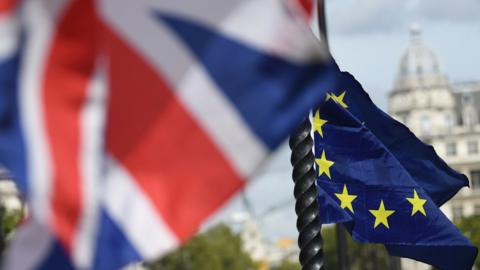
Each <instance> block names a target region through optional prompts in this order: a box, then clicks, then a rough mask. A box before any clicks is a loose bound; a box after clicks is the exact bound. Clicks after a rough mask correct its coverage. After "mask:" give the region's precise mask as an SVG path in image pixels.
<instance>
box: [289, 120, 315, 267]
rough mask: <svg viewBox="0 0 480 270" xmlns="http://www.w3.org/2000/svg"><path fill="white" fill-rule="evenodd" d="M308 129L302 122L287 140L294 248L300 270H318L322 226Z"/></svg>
mask: <svg viewBox="0 0 480 270" xmlns="http://www.w3.org/2000/svg"><path fill="white" fill-rule="evenodd" d="M311 128H312V126H311V124H310V120H309V119H308V118H307V119H305V120H304V121H303V122H302V123H301V124H300V126H299V127H298V128H297V130H296V131H295V132H294V133H293V134H292V135H291V137H290V142H289V144H290V148H291V149H292V156H291V163H292V165H293V173H292V178H293V181H294V182H295V188H294V196H295V199H296V203H295V212H296V213H297V229H298V232H299V235H298V246H299V247H300V264H301V265H302V269H303V270H319V269H324V267H323V264H324V262H323V239H322V235H321V232H320V230H321V229H322V224H321V223H320V218H319V214H320V212H319V208H318V202H317V187H316V185H315V178H316V177H315V168H314V167H313V164H314V162H315V157H314V155H313V151H312V147H313V140H312V137H311V136H310V130H311Z"/></svg>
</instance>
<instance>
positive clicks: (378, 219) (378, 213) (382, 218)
mask: <svg viewBox="0 0 480 270" xmlns="http://www.w3.org/2000/svg"><path fill="white" fill-rule="evenodd" d="M369 211H370V213H372V215H374V216H375V225H373V228H374V229H375V228H377V226H378V225H380V223H381V224H383V225H384V226H385V227H387V228H389V229H390V227H389V226H388V219H387V218H388V217H389V216H391V215H392V214H393V213H395V211H394V210H385V205H383V200H381V201H380V207H378V210H369Z"/></svg>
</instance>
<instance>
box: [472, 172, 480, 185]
mask: <svg viewBox="0 0 480 270" xmlns="http://www.w3.org/2000/svg"><path fill="white" fill-rule="evenodd" d="M470 181H471V188H472V189H480V171H471V172H470Z"/></svg>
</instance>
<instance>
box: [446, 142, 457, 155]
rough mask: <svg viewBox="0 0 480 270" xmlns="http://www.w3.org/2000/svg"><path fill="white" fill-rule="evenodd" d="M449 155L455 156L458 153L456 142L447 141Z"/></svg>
mask: <svg viewBox="0 0 480 270" xmlns="http://www.w3.org/2000/svg"><path fill="white" fill-rule="evenodd" d="M446 152H447V156H455V155H456V154H457V144H456V143H454V142H451V143H447V151H446Z"/></svg>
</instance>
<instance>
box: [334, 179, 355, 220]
mask: <svg viewBox="0 0 480 270" xmlns="http://www.w3.org/2000/svg"><path fill="white" fill-rule="evenodd" d="M335 196H337V198H338V199H339V200H340V207H342V209H345V208H348V209H349V210H350V211H351V212H352V213H353V206H352V202H353V200H355V199H356V198H357V195H350V194H348V190H347V185H346V184H345V185H343V191H342V193H335Z"/></svg>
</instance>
